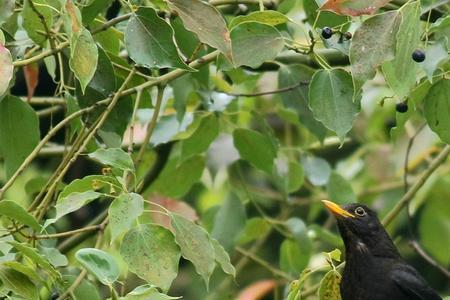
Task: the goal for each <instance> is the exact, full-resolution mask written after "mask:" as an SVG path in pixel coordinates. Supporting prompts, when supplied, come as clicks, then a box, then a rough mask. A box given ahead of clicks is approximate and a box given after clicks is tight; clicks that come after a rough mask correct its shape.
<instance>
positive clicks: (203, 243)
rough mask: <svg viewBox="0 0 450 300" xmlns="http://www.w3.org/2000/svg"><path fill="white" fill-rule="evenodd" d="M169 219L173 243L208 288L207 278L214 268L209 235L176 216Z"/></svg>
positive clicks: (193, 224)
mask: <svg viewBox="0 0 450 300" xmlns="http://www.w3.org/2000/svg"><path fill="white" fill-rule="evenodd" d="M170 217H171V219H172V227H173V229H174V232H175V241H176V242H177V244H178V245H179V246H180V249H181V255H182V256H183V257H184V258H185V259H187V260H189V261H191V262H192V264H193V265H194V266H195V270H196V271H197V273H198V274H199V275H201V276H202V278H203V280H204V281H205V284H206V286H207V287H208V285H209V278H210V277H211V275H212V272H213V271H214V267H215V266H216V263H215V255H214V248H213V245H212V243H211V241H210V239H209V234H208V233H207V232H206V230H205V229H203V228H202V227H200V226H198V225H196V224H195V223H194V222H192V221H190V220H188V219H186V218H184V217H182V216H180V215H178V214H171V215H170Z"/></svg>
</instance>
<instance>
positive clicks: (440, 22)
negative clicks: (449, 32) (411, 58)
mask: <svg viewBox="0 0 450 300" xmlns="http://www.w3.org/2000/svg"><path fill="white" fill-rule="evenodd" d="M447 27H450V16H444V17H441V18H439V19H437V20H436V21H435V22H434V23H432V24H431V26H430V28H429V29H428V32H429V33H433V32H438V31H441V30H443V29H445V28H447Z"/></svg>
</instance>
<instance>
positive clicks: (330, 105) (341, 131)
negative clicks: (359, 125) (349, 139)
mask: <svg viewBox="0 0 450 300" xmlns="http://www.w3.org/2000/svg"><path fill="white" fill-rule="evenodd" d="M309 106H310V107H311V110H312V112H313V114H314V118H316V120H318V121H320V122H322V124H323V125H325V127H327V128H328V129H330V130H332V131H334V132H336V134H337V136H338V137H339V139H340V140H341V142H343V141H344V138H345V135H346V134H347V132H349V131H350V129H352V125H353V121H354V120H355V119H356V115H357V114H358V112H359V110H360V105H359V99H358V100H356V102H354V101H353V83H352V77H351V76H350V74H348V73H347V72H346V71H344V70H341V69H332V70H319V71H317V72H316V73H315V74H314V76H313V78H312V81H311V84H310V90H309Z"/></svg>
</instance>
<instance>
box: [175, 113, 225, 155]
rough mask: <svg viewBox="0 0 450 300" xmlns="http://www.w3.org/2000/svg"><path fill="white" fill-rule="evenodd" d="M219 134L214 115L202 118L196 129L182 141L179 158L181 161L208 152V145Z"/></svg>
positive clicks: (217, 123)
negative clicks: (180, 157) (181, 158)
mask: <svg viewBox="0 0 450 300" xmlns="http://www.w3.org/2000/svg"><path fill="white" fill-rule="evenodd" d="M218 134H219V121H218V120H217V117H216V116H215V115H214V114H208V115H206V116H204V117H203V118H202V119H201V121H200V124H199V126H198V128H197V129H196V130H195V132H194V133H193V134H192V135H191V136H190V137H189V138H188V139H185V140H183V141H182V144H181V156H182V157H183V159H186V158H189V157H191V156H193V155H196V154H200V153H203V152H205V151H206V150H208V148H209V145H210V144H211V143H212V142H213V141H214V139H215V138H216V137H217V135H218Z"/></svg>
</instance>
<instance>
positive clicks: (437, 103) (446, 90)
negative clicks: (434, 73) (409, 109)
mask: <svg viewBox="0 0 450 300" xmlns="http://www.w3.org/2000/svg"><path fill="white" fill-rule="evenodd" d="M448 95H450V80H449V79H442V80H440V81H438V82H437V83H435V84H434V85H433V86H432V87H431V89H430V91H429V92H428V94H427V96H426V98H425V99H426V101H424V110H425V118H426V119H427V122H428V125H429V126H430V128H431V130H433V131H434V132H435V133H436V134H437V135H438V136H439V137H440V138H441V140H442V141H444V142H445V143H447V144H450V118H449V117H448V112H449V110H450V98H449V97H448Z"/></svg>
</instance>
